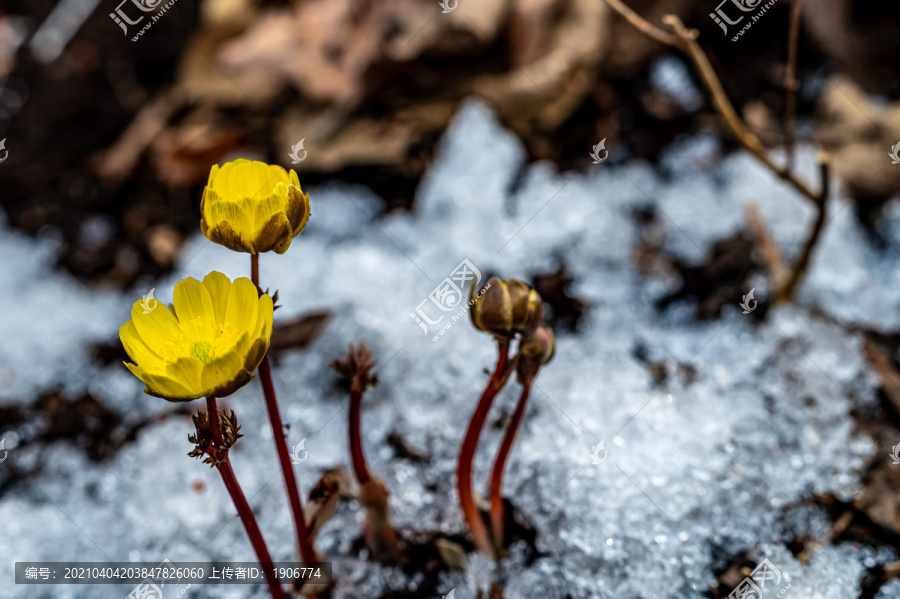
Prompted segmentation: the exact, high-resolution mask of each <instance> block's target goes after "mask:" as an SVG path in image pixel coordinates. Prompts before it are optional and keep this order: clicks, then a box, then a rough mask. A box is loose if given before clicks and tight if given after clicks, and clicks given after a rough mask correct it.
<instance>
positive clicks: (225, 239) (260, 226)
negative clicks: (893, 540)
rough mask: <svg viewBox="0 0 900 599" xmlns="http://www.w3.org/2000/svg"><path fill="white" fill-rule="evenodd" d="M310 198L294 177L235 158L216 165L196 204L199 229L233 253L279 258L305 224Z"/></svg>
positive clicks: (267, 165) (254, 162) (291, 174)
mask: <svg viewBox="0 0 900 599" xmlns="http://www.w3.org/2000/svg"><path fill="white" fill-rule="evenodd" d="M309 212H310V206H309V194H304V193H303V190H302V189H300V180H299V179H298V178H297V173H295V172H294V171H293V170H291V172H290V173H288V172H287V171H285V170H284V169H283V168H281V167H280V166H278V165H277V164H266V163H265V162H258V161H256V160H245V159H243V158H239V159H237V160H234V161H232V162H226V163H225V165H224V166H222V168H219V165H218V164H216V165H214V166H213V167H212V170H211V171H210V173H209V182H208V183H207V184H206V188H204V190H203V199H202V200H201V202H200V230H202V231H203V234H204V235H205V236H206V237H207V239H209V240H210V241H212V242H214V243H218V244H220V245H224V246H225V247H227V248H228V249H230V250H234V251H236V252H248V253H250V254H259V253H262V252H269V251H273V250H274V251H276V252H278V253H279V254H283V253H284V252H286V251H287V249H288V248H289V247H290V246H291V240H292V239H293V238H294V237H296V236H297V235H299V234H300V231H302V230H303V229H304V227H306V222H307V221H308V220H309Z"/></svg>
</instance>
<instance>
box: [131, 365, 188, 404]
mask: <svg viewBox="0 0 900 599" xmlns="http://www.w3.org/2000/svg"><path fill="white" fill-rule="evenodd" d="M125 366H126V367H127V368H128V370H130V371H131V373H132V374H134V376H136V377H137V378H139V379H140V380H141V381H142V382H143V383H144V384H145V385H146V388H145V389H144V393H147V394H148V395H155V396H156V397H162V398H163V399H168V400H169V401H190V400H192V399H197V398H198V397H202V396H201V395H197V394H196V393H192V392H191V391H190V390H189V389H187V388H185V387H184V386H183V385H181V384H180V383H178V382H176V381H173V380H172V379H170V378H168V377H167V376H165V375H162V374H156V373H148V372H145V371H144V370H142V369H141V368H140V367H138V366H135V365H134V364H128V363H127V362H126V363H125Z"/></svg>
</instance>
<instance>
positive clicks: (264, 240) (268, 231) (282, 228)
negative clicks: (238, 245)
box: [253, 212, 293, 254]
mask: <svg viewBox="0 0 900 599" xmlns="http://www.w3.org/2000/svg"><path fill="white" fill-rule="evenodd" d="M292 238H293V236H292V235H291V223H289V222H288V219H287V216H285V214H284V212H276V213H275V214H274V215H272V218H270V219H269V221H268V222H267V223H265V224H264V225H263V226H262V227H260V229H259V231H258V232H257V233H256V236H255V237H254V238H253V247H254V249H255V250H256V251H257V252H270V251H272V250H275V251H276V252H278V253H279V254H283V253H284V252H285V251H287V249H288V247H289V246H290V245H291V239H292Z"/></svg>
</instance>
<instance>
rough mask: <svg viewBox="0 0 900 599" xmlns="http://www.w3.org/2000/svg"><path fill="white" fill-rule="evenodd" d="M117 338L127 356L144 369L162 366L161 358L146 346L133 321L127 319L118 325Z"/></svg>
mask: <svg viewBox="0 0 900 599" xmlns="http://www.w3.org/2000/svg"><path fill="white" fill-rule="evenodd" d="M119 339H121V341H122V345H123V346H124V347H125V352H126V353H128V357H129V358H131V361H132V362H134V363H135V364H139V365H140V366H141V367H142V368H145V369H154V370H155V369H159V368H162V365H163V359H162V358H160V357H159V355H158V354H157V353H156V352H154V351H153V350H151V349H150V348H149V347H147V344H146V343H144V342H143V341H141V337H140V335H138V332H137V328H135V326H134V321H132V320H129V321H128V322H126V323H125V324H123V325H122V326H120V327H119Z"/></svg>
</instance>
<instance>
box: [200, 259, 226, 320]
mask: <svg viewBox="0 0 900 599" xmlns="http://www.w3.org/2000/svg"><path fill="white" fill-rule="evenodd" d="M203 286H204V287H206V290H207V291H209V296H210V298H211V299H212V303H213V309H214V310H215V313H216V323H217V324H222V323H223V322H225V307H226V306H227V305H228V293H229V292H230V291H231V279H229V278H228V277H226V276H225V275H223V274H222V273H220V272H218V271H215V270H214V271H212V272H211V273H209V274H208V275H206V276H205V277H203Z"/></svg>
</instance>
